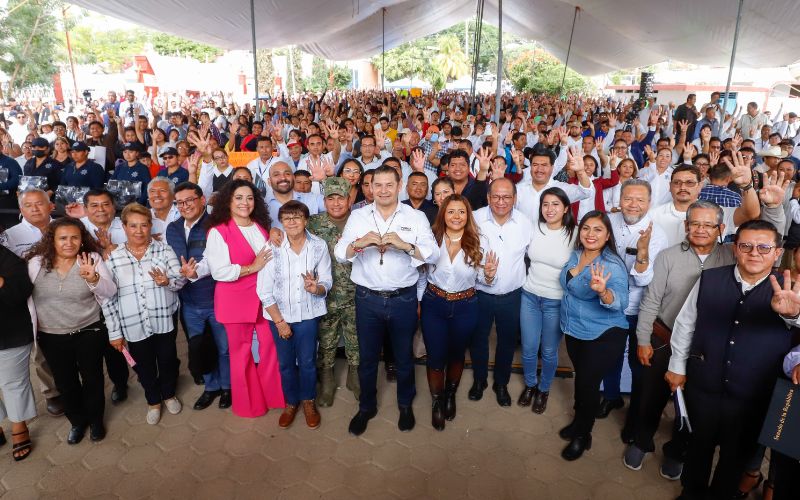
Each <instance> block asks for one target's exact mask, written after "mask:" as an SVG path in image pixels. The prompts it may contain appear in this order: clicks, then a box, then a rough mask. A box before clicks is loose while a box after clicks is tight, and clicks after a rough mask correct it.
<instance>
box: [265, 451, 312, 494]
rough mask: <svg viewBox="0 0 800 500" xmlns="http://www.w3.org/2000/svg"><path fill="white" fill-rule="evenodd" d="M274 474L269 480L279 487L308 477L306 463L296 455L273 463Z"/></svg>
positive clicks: (287, 485) (293, 483)
mask: <svg viewBox="0 0 800 500" xmlns="http://www.w3.org/2000/svg"><path fill="white" fill-rule="evenodd" d="M272 467H274V474H273V475H271V476H270V481H272V482H273V483H275V484H276V485H277V486H279V487H281V488H287V487H289V486H292V485H295V484H297V483H300V482H302V481H305V480H306V479H307V478H308V470H309V467H308V464H307V463H306V462H303V461H302V460H300V459H299V458H297V457H288V458H284V459H282V460H279V461H278V462H277V463H276V464H274V465H273V466H272Z"/></svg>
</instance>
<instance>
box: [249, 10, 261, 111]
mask: <svg viewBox="0 0 800 500" xmlns="http://www.w3.org/2000/svg"><path fill="white" fill-rule="evenodd" d="M250 34H251V36H252V39H253V87H254V89H253V90H254V91H255V95H256V100H255V108H256V120H260V119H261V106H260V105H259V103H258V56H257V55H256V6H255V0H250Z"/></svg>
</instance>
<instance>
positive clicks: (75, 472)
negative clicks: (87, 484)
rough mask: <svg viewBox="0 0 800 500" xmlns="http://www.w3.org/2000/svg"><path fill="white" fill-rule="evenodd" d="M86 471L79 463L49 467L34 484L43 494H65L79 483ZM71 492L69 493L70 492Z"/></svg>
mask: <svg viewBox="0 0 800 500" xmlns="http://www.w3.org/2000/svg"><path fill="white" fill-rule="evenodd" d="M88 472H89V471H87V470H86V469H85V468H84V467H83V466H82V465H81V464H79V463H71V464H66V465H64V466H62V467H50V468H49V469H48V470H47V472H45V473H44V474H43V475H42V478H41V479H40V480H39V481H38V483H37V484H36V485H37V486H38V487H39V489H40V490H41V491H43V492H45V493H51V494H62V495H63V494H67V493H68V491H66V490H71V489H72V487H73V486H74V485H75V484H76V483H78V481H80V480H81V479H82V478H83V476H84V475H85V474H87V473H88ZM70 492H71V491H70Z"/></svg>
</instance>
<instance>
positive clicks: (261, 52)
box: [256, 49, 275, 94]
mask: <svg viewBox="0 0 800 500" xmlns="http://www.w3.org/2000/svg"><path fill="white" fill-rule="evenodd" d="M256 61H257V62H258V92H259V93H260V94H266V93H268V92H269V93H272V88H273V86H274V78H275V67H274V66H273V65H272V49H257V50H256Z"/></svg>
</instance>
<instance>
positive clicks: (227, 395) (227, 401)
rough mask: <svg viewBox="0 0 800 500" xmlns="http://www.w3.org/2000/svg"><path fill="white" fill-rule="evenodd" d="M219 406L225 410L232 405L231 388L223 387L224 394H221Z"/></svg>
mask: <svg viewBox="0 0 800 500" xmlns="http://www.w3.org/2000/svg"><path fill="white" fill-rule="evenodd" d="M219 407H220V409H222V410H224V409H226V408H230V407H231V390H230V389H222V394H220V396H219Z"/></svg>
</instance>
